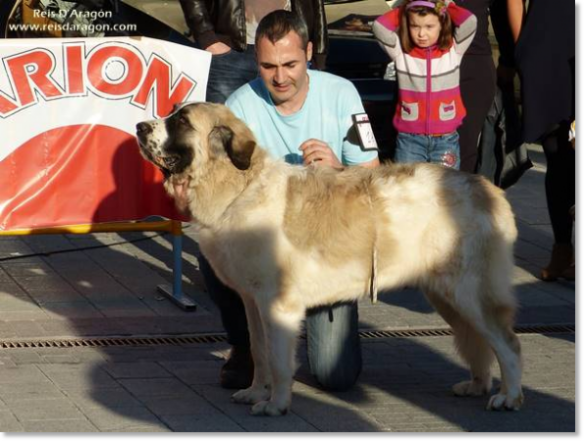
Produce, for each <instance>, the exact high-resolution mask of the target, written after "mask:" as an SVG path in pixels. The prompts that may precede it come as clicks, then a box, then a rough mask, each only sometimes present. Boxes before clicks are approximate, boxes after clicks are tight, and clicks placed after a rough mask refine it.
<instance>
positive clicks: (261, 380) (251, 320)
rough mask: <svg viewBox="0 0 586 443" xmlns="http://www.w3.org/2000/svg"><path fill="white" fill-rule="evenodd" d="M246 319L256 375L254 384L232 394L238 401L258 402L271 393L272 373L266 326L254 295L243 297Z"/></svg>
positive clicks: (251, 403)
mask: <svg viewBox="0 0 586 443" xmlns="http://www.w3.org/2000/svg"><path fill="white" fill-rule="evenodd" d="M242 301H243V302H244V309H245V310H246V320H247V323H248V330H249V333H250V350H251V352H252V360H253V362H254V377H253V379H252V385H251V386H250V387H249V388H247V389H242V390H240V391H238V392H235V393H234V394H233V395H232V400H233V401H234V402H236V403H245V404H250V405H253V404H256V403H258V402H260V401H263V400H267V399H268V398H269V397H270V395H271V391H270V384H271V374H270V368H269V363H268V349H267V340H266V333H265V326H264V324H263V319H262V317H261V315H260V312H259V309H258V307H257V305H256V303H255V301H254V299H252V297H243V298H242Z"/></svg>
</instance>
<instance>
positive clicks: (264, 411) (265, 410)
mask: <svg viewBox="0 0 586 443" xmlns="http://www.w3.org/2000/svg"><path fill="white" fill-rule="evenodd" d="M288 410H289V408H288V407H287V406H284V407H279V406H278V405H277V404H276V403H274V402H272V401H261V402H258V403H257V404H255V405H254V406H253V407H252V409H251V410H250V412H251V413H252V415H264V416H269V417H278V416H280V415H285V414H286V413H287V411H288Z"/></svg>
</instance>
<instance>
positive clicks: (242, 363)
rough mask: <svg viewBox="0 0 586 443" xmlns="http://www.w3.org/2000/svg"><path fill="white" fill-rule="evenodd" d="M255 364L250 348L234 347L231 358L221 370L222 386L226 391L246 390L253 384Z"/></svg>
mask: <svg viewBox="0 0 586 443" xmlns="http://www.w3.org/2000/svg"><path fill="white" fill-rule="evenodd" d="M253 376H254V363H253V361H252V355H251V353H250V348H249V347H248V346H233V347H232V350H231V351H230V358H228V361H227V362H226V364H224V366H222V369H221V370H220V385H221V386H222V387H223V388H225V389H246V388H248V387H250V385H251V384H252V378H253Z"/></svg>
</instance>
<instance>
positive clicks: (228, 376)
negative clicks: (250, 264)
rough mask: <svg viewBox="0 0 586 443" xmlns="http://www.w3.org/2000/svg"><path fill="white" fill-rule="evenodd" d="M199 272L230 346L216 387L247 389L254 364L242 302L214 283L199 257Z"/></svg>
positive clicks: (209, 271) (231, 292)
mask: <svg viewBox="0 0 586 443" xmlns="http://www.w3.org/2000/svg"><path fill="white" fill-rule="evenodd" d="M199 269H200V271H201V273H202V275H203V278H204V281H205V284H206V288H207V290H208V294H209V295H210V298H211V299H212V301H213V302H214V303H215V304H216V306H218V309H219V310H220V316H221V319H222V325H223V326H224V330H225V331H226V334H227V336H228V343H229V344H230V345H231V346H232V349H231V350H230V358H229V359H228V361H227V362H226V363H225V364H224V366H222V369H221V371H220V385H221V386H222V387H223V388H227V389H245V388H248V387H249V386H250V385H251V384H252V377H253V375H254V363H253V361H252V355H251V353H250V337H249V335H248V323H247V322H246V313H245V311H244V304H243V303H242V299H241V298H240V296H239V295H238V294H237V293H236V292H234V291H233V290H232V289H230V288H228V287H227V286H225V285H224V284H223V283H222V282H221V281H220V280H219V279H218V277H217V276H216V274H215V273H214V270H213V269H212V267H211V266H210V264H209V262H208V261H207V260H206V259H205V257H203V256H200V257H199Z"/></svg>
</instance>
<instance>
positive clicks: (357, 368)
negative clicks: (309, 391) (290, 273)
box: [305, 302, 362, 391]
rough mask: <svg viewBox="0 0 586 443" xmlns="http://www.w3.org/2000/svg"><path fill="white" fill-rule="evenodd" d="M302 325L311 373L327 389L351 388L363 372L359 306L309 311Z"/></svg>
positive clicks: (329, 307)
mask: <svg viewBox="0 0 586 443" xmlns="http://www.w3.org/2000/svg"><path fill="white" fill-rule="evenodd" d="M305 326H306V331H307V357H308V361H309V370H310V372H311V374H312V375H313V376H314V377H315V379H316V380H317V382H318V383H319V384H320V385H321V386H322V387H323V388H325V389H327V390H331V391H344V390H347V389H349V388H351V387H352V386H353V385H354V383H355V382H356V380H357V379H358V375H360V372H361V370H362V351H361V348H360V337H359V336H358V304H357V303H356V302H353V303H339V304H336V305H333V306H324V307H320V308H315V309H310V310H308V311H307V318H306V320H305Z"/></svg>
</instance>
